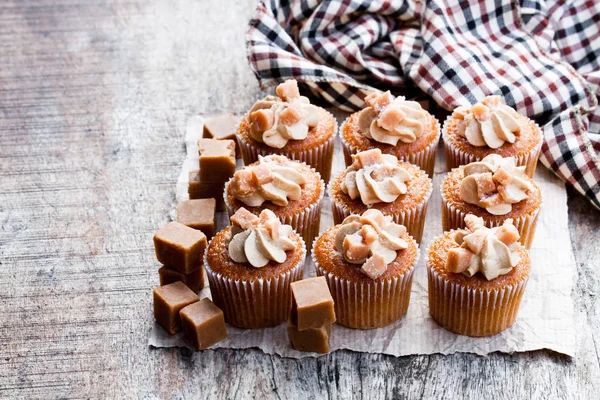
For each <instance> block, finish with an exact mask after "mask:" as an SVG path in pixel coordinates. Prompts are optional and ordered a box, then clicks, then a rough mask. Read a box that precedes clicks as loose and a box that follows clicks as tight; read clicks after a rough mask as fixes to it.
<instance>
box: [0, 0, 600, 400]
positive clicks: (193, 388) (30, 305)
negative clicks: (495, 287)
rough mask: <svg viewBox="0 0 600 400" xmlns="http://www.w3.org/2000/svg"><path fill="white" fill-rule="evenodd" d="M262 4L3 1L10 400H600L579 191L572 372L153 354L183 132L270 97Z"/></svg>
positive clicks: (1, 323)
mask: <svg viewBox="0 0 600 400" xmlns="http://www.w3.org/2000/svg"><path fill="white" fill-rule="evenodd" d="M254 5H255V1H242V0H238V1H235V0H210V1H207V0H197V1H192V0H172V1H154V0H129V1H125V0H123V1H108V0H87V1H84V0H55V1H49V0H48V1H41V0H28V1H25V0H4V1H2V2H0V133H1V134H0V160H1V161H0V223H1V229H0V398H20V397H23V398H56V397H61V398H62V397H101V398H123V397H125V398H131V397H138V398H156V397H160V398H197V397H211V398H221V399H233V398H242V397H250V396H252V397H261V398H286V399H287V398H324V397H333V398H336V397H357V398H358V397H364V398H368V399H375V398H384V397H394V398H409V397H410V398H412V397H421V398H431V397H444V398H455V397H458V396H464V397H465V398H473V399H482V398H486V397H490V396H493V397H494V398H507V399H514V398H563V397H564V398H599V396H600V272H599V269H600V250H599V248H600V246H599V245H598V244H599V243H598V239H599V234H598V232H599V229H600V212H598V211H597V210H594V209H592V207H591V206H590V205H589V203H588V202H587V201H586V200H585V199H584V198H582V197H581V196H579V195H577V194H575V192H574V191H573V190H570V191H569V207H570V231H571V241H572V245H573V247H574V249H575V256H576V259H577V274H576V277H575V279H576V285H575V291H574V293H573V297H574V298H575V306H576V330H577V343H578V351H577V356H576V357H575V358H573V359H569V358H566V357H563V356H560V355H557V354H554V353H551V352H544V351H539V352H533V353H526V354H515V355H507V354H494V355H492V356H490V357H479V356H474V355H468V354H457V355H454V356H440V355H433V356H413V357H402V358H394V357H389V356H380V355H371V354H358V353H352V352H347V351H339V352H335V353H333V354H330V355H328V356H325V357H321V358H318V359H303V360H294V359H282V358H280V357H278V356H269V355H265V354H263V353H262V352H260V351H258V350H244V351H234V350H218V351H213V350H209V351H204V352H190V351H189V350H185V349H179V350H177V349H169V350H156V349H150V348H149V347H148V346H147V344H146V343H147V339H148V333H149V330H150V327H151V323H152V312H151V304H152V302H151V291H150V288H151V287H152V286H154V285H156V284H157V274H156V270H157V268H158V264H157V262H156V260H155V258H154V254H153V246H152V235H153V232H154V231H155V230H156V229H157V228H158V227H160V226H162V225H163V224H165V223H166V222H167V221H168V220H169V210H171V208H172V207H173V205H174V202H175V181H176V179H177V175H178V173H179V168H180V165H181V161H182V159H183V150H184V148H183V141H182V137H183V134H184V130H185V124H186V120H187V118H188V117H190V116H192V115H196V114H216V113H221V112H225V111H232V112H235V113H243V112H244V111H245V110H247V109H248V108H249V107H250V106H251V105H252V103H253V102H254V101H255V100H256V99H257V98H259V97H260V96H261V95H262V93H261V91H260V90H259V87H258V84H257V82H256V80H255V78H254V76H253V74H252V72H251V71H250V69H249V68H248V66H247V64H246V60H245V50H244V41H243V33H244V30H245V27H246V23H247V20H248V19H249V18H250V16H251V13H252V10H253V8H254ZM540 267H543V266H540Z"/></svg>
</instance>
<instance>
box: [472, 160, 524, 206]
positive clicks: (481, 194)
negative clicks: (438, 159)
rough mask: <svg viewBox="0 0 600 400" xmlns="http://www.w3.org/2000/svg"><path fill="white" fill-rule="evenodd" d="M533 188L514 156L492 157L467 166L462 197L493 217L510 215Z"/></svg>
mask: <svg viewBox="0 0 600 400" xmlns="http://www.w3.org/2000/svg"><path fill="white" fill-rule="evenodd" d="M533 189H534V186H533V184H532V183H531V182H530V181H529V178H527V177H526V176H525V167H524V166H523V167H517V166H516V163H515V159H514V158H513V157H506V158H502V156H499V155H497V154H490V155H489V156H486V157H485V158H484V159H483V160H481V161H476V162H472V163H470V164H468V165H466V166H465V167H464V178H463V179H462V181H461V182H460V198H461V199H462V200H463V201H465V202H467V203H469V204H475V205H476V206H479V207H482V208H485V209H486V210H487V212H489V213H490V214H494V215H504V214H508V213H509V212H511V210H512V204H515V203H518V202H520V201H523V200H525V199H527V198H528V197H529V194H528V193H529V192H530V191H531V190H533Z"/></svg>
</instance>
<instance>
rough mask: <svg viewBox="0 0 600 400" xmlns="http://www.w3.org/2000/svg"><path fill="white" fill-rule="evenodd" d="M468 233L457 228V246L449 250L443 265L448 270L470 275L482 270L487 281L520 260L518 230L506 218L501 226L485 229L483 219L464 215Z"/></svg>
mask: <svg viewBox="0 0 600 400" xmlns="http://www.w3.org/2000/svg"><path fill="white" fill-rule="evenodd" d="M465 224H466V225H467V232H465V231H457V232H456V233H455V235H454V240H455V241H456V242H457V244H458V245H459V247H456V248H453V249H450V250H449V251H448V258H447V259H446V268H447V269H448V270H449V271H450V272H455V273H462V274H464V275H466V276H469V277H471V276H473V275H475V274H476V273H478V272H479V273H481V274H482V275H483V276H484V277H485V278H486V279H487V280H488V281H491V280H492V279H495V278H497V277H498V276H500V275H506V274H508V273H509V272H510V271H512V269H513V268H514V267H515V266H516V265H517V264H518V263H519V255H518V254H517V252H516V250H517V249H518V248H519V243H517V242H518V240H519V238H520V236H519V231H518V230H517V228H515V226H514V225H513V220H512V219H511V218H508V219H507V220H506V221H504V224H503V225H502V226H498V227H495V228H491V229H490V228H487V227H485V226H484V224H483V218H479V217H476V216H474V215H472V214H469V215H467V216H466V217H465Z"/></svg>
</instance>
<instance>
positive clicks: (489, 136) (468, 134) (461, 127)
mask: <svg viewBox="0 0 600 400" xmlns="http://www.w3.org/2000/svg"><path fill="white" fill-rule="evenodd" d="M519 117H520V115H519V114H518V113H517V112H516V111H515V110H514V109H513V108H511V107H509V106H507V105H506V104H502V99H501V97H500V96H487V97H486V98H484V99H483V100H481V101H480V102H479V103H477V104H475V105H473V106H471V107H470V108H469V107H458V108H457V109H456V110H454V112H453V113H452V118H455V119H457V120H459V123H458V125H457V132H458V134H459V135H460V136H462V137H464V138H466V139H467V141H468V142H469V143H470V144H471V145H473V146H476V147H483V146H487V147H490V148H492V149H497V148H499V147H501V146H502V145H503V144H504V143H507V142H508V143H515V141H516V140H517V136H519V134H520V133H521V127H520V125H519V121H518V120H519Z"/></svg>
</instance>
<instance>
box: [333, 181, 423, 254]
mask: <svg viewBox="0 0 600 400" xmlns="http://www.w3.org/2000/svg"><path fill="white" fill-rule="evenodd" d="M429 184H430V188H429V192H427V194H426V195H425V198H424V199H423V201H422V202H421V203H419V204H417V205H416V206H415V207H414V208H412V209H410V210H406V211H403V212H400V213H398V214H392V215H391V216H392V218H393V219H394V222H395V223H397V224H400V225H404V226H405V227H406V230H407V231H408V233H409V234H410V235H411V236H412V237H413V238H414V239H415V240H416V242H417V243H421V239H422V237H423V229H424V227H425V215H426V214H427V206H428V204H429V198H430V197H431V192H432V191H433V181H432V180H431V178H429ZM327 190H328V193H329V198H330V199H331V210H332V214H333V224H334V225H338V224H341V223H342V221H344V219H345V218H346V217H348V216H349V215H351V214H356V213H353V212H351V211H350V210H349V209H348V208H347V207H346V206H345V205H343V204H340V203H338V202H336V201H335V197H333V196H332V194H331V185H330V186H329V188H328V189H327ZM365 211H366V210H365Z"/></svg>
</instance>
